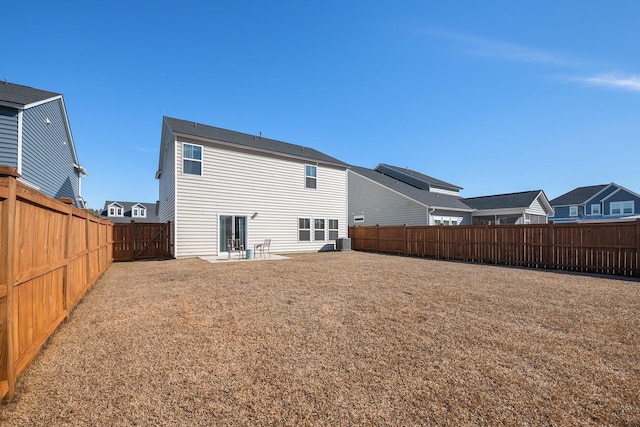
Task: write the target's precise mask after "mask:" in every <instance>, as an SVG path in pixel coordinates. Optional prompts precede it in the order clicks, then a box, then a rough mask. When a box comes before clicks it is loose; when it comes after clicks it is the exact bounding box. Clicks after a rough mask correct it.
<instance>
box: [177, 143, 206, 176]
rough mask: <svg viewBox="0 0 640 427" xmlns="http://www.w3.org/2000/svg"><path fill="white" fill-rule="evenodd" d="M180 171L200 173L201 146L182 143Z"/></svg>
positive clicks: (192, 173) (193, 173)
mask: <svg viewBox="0 0 640 427" xmlns="http://www.w3.org/2000/svg"><path fill="white" fill-rule="evenodd" d="M182 173H185V174H189V175H202V146H200V145H193V144H186V143H185V144H182Z"/></svg>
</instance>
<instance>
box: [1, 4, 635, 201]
mask: <svg viewBox="0 0 640 427" xmlns="http://www.w3.org/2000/svg"><path fill="white" fill-rule="evenodd" d="M638 22H640V2H638V1H635V0H633V1H589V0H582V1H557V0H556V1H487V2H481V1H457V2H456V1H451V2H442V1H397V0H396V1H375V0H369V1H324V2H305V1H300V0H298V1H277V0H274V1H270V2H262V1H260V2H259V1H233V2H231V1H229V2H222V1H190V0H183V1H180V2H177V1H176V2H171V1H154V2H142V1H135V0H128V1H119V0H113V1H100V2H98V1H91V0H85V1H73V2H71V1H69V2H64V1H62V2H51V1H46V2H41V1H35V2H33V1H31V2H10V3H8V4H6V5H4V6H3V18H2V26H3V30H4V31H3V33H4V34H5V37H4V43H3V49H2V56H1V58H2V60H1V61H0V78H5V77H6V78H7V79H8V81H10V82H12V83H18V84H23V85H27V86H33V87H36V88H39V89H44V90H50V91H54V92H59V93H62V94H63V95H64V99H65V104H66V107H67V112H68V115H69V119H70V123H71V129H72V132H73V137H74V142H75V144H76V148H77V151H78V156H79V159H80V162H81V164H82V165H83V166H85V167H86V168H87V170H88V172H89V176H88V177H86V178H85V179H84V180H83V196H84V197H85V199H86V200H87V201H88V202H89V206H90V207H92V208H100V207H102V205H103V204H104V201H105V200H107V199H109V200H123V201H147V202H153V201H155V200H156V199H157V197H158V183H157V181H156V180H155V179H154V174H155V172H156V170H157V165H158V149H159V145H160V131H161V124H162V117H163V116H165V115H166V116H172V117H176V118H180V119H185V120H190V121H197V122H200V123H205V124H209V125H213V126H218V127H222V128H226V129H231V130H235V131H240V132H245V133H249V134H259V133H260V132H262V133H263V135H264V136H265V137H268V138H273V139H278V140H281V141H285V142H290V143H294V144H300V145H306V146H310V147H313V148H315V149H317V150H320V151H322V152H324V153H326V154H329V155H331V156H333V157H336V158H338V159H340V160H342V161H344V162H347V163H350V164H355V165H358V166H365V167H370V168H373V167H375V166H376V165H377V164H378V163H389V164H393V165H397V166H407V167H409V168H411V169H415V170H418V171H420V172H422V173H425V174H427V175H431V176H433V177H435V178H438V179H442V180H444V181H448V182H450V183H453V184H456V185H459V186H461V187H463V188H464V190H463V191H462V195H463V196H466V197H473V196H482V195H490V194H500V193H509V192H517V191H527V190H535V189H542V190H544V191H545V193H546V194H547V196H548V197H549V198H550V199H551V198H554V197H557V196H559V195H560V194H562V193H565V192H567V191H569V190H571V189H573V188H575V187H578V186H583V185H595V184H606V183H609V182H616V183H617V184H620V185H623V186H625V187H627V188H630V189H631V190H634V191H636V192H640V167H639V163H640V162H639V159H640V157H639V154H640V55H639V52H640V50H639V48H638V41H640V25H638ZM247 173H251V171H247Z"/></svg>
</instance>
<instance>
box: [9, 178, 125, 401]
mask: <svg viewBox="0 0 640 427" xmlns="http://www.w3.org/2000/svg"><path fill="white" fill-rule="evenodd" d="M18 177H19V175H18V174H17V172H16V170H15V169H14V168H10V167H7V166H0V400H2V399H3V398H6V399H11V398H12V397H13V395H14V393H15V381H16V377H17V376H18V375H19V374H20V373H21V372H22V371H24V369H25V368H26V367H27V366H28V365H29V363H30V362H31V361H32V360H33V359H34V358H35V356H37V354H38V352H39V351H40V348H41V347H42V346H43V345H44V343H45V342H46V340H47V338H48V337H49V336H50V335H51V334H52V333H53V331H54V330H55V329H56V328H57V327H58V325H60V323H61V322H62V321H63V320H64V319H65V318H66V317H67V316H68V315H69V313H70V312H71V310H72V309H73V307H74V306H75V305H76V304H77V303H78V302H79V301H80V299H81V298H82V296H83V295H84V294H85V292H86V291H87V289H89V287H90V286H91V285H92V284H93V283H95V281H96V280H97V279H98V277H99V276H100V275H101V274H102V273H103V272H104V271H105V270H106V269H107V267H108V266H109V265H110V264H111V262H112V261H113V255H112V225H113V224H112V223H111V221H106V220H101V219H99V218H96V217H94V216H93V215H91V214H89V213H88V212H87V211H84V210H80V209H77V208H75V207H74V206H73V205H72V203H73V201H72V200H71V199H61V200H60V201H58V200H54V199H52V198H50V197H47V196H45V195H43V194H42V193H39V192H38V191H35V190H33V189H31V188H30V187H28V186H26V185H23V184H21V183H20V182H18V181H17V178H18Z"/></svg>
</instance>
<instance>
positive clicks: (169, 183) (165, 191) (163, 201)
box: [158, 125, 176, 222]
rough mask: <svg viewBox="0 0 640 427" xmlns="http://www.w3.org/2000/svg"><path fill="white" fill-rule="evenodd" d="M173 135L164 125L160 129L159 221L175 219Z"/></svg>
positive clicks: (172, 220)
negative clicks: (161, 152)
mask: <svg viewBox="0 0 640 427" xmlns="http://www.w3.org/2000/svg"><path fill="white" fill-rule="evenodd" d="M175 146H176V143H175V137H174V135H173V133H171V131H169V130H168V128H167V127H166V125H164V126H163V130H162V143H161V145H160V149H161V150H165V151H164V153H163V154H162V160H163V164H162V165H160V167H161V169H160V170H161V171H162V174H161V175H160V180H159V181H160V182H159V199H158V200H159V202H160V205H159V212H158V216H159V218H160V221H161V222H167V221H171V222H174V221H175V204H176V185H175V177H176V174H175V165H176V160H175V156H176V151H175Z"/></svg>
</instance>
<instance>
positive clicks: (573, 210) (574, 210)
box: [569, 206, 578, 216]
mask: <svg viewBox="0 0 640 427" xmlns="http://www.w3.org/2000/svg"><path fill="white" fill-rule="evenodd" d="M569 216H578V207H577V206H569Z"/></svg>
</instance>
